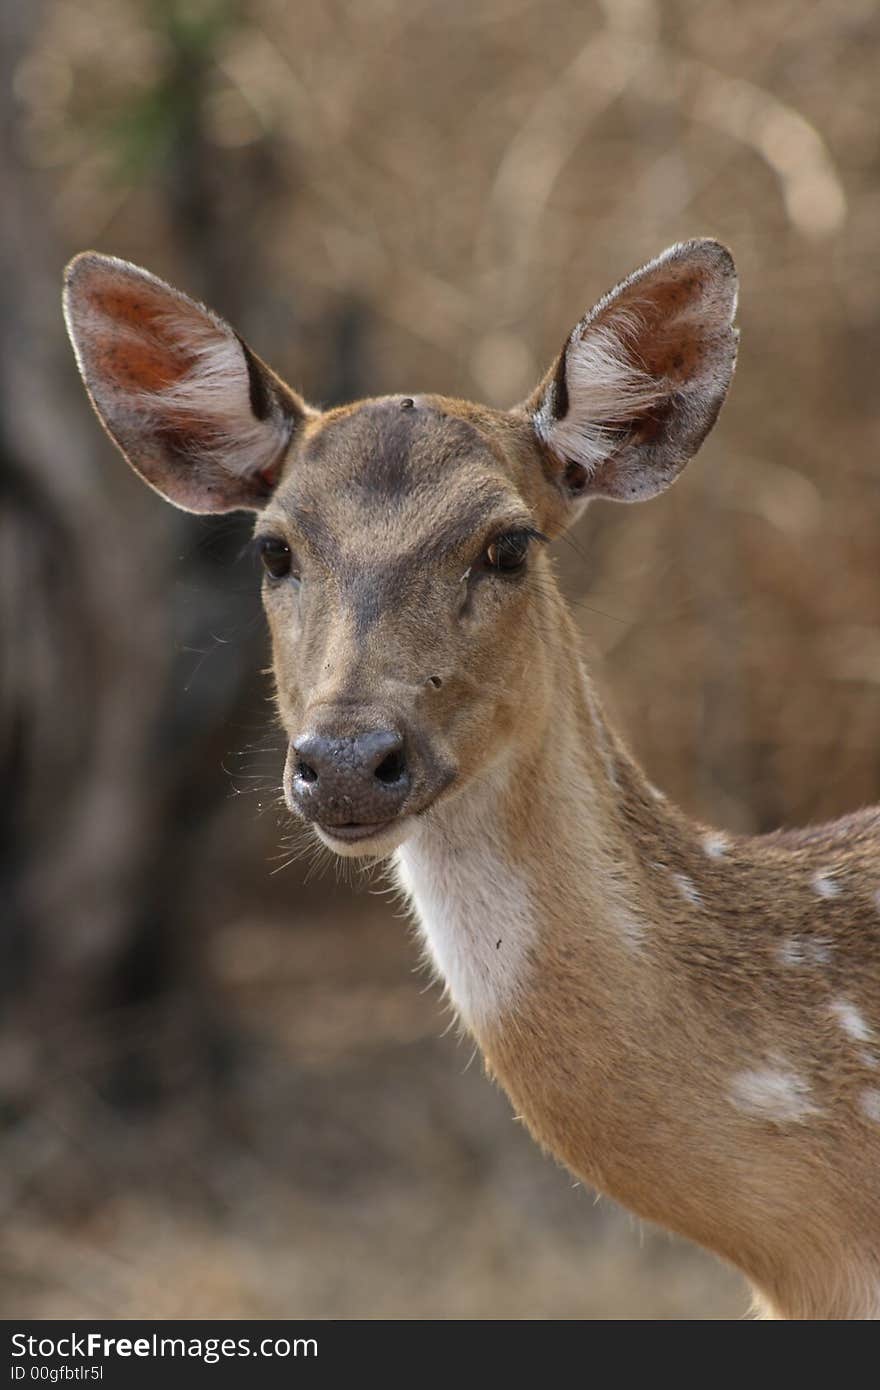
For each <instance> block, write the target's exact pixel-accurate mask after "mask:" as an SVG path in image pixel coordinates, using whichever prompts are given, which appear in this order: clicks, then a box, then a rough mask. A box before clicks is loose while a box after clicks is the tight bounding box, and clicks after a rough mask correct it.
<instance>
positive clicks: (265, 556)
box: [257, 536, 299, 579]
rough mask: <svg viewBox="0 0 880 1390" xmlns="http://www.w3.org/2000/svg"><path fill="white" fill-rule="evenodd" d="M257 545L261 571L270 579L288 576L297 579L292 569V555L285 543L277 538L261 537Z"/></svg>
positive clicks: (297, 576)
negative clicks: (261, 564)
mask: <svg viewBox="0 0 880 1390" xmlns="http://www.w3.org/2000/svg"><path fill="white" fill-rule="evenodd" d="M257 545H258V547H259V551H260V559H261V560H262V562H263V569H264V570H265V571H266V573H267V574H268V575H269V577H270V579H286V578H287V577H288V575H292V576H293V578H294V579H299V575H298V574H297V573H296V571H295V569H294V567H293V553H292V552H291V549H290V546H289V545H288V544H287V541H283V540H281V539H280V537H278V536H261V537H260V539H259V540H258V542H257Z"/></svg>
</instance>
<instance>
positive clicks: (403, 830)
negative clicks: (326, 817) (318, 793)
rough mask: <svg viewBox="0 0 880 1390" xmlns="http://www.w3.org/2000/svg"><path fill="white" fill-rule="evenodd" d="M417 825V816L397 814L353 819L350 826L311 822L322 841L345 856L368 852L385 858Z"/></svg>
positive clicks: (350, 856) (372, 855)
mask: <svg viewBox="0 0 880 1390" xmlns="http://www.w3.org/2000/svg"><path fill="white" fill-rule="evenodd" d="M414 827H415V817H414V816H395V817H393V818H392V819H391V820H384V821H375V822H369V823H367V822H365V821H364V822H357V823H355V822H350V823H349V824H347V825H322V824H321V822H320V821H313V822H312V829H313V830H314V831H315V833H316V834H317V836H318V839H319V840H320V841H321V843H322V844H325V845H326V846H327V848H328V849H332V850H333V852H334V854H338V855H340V856H341V857H342V858H352V857H355V856H357V855H369V856H370V857H373V858H382V857H383V856H385V855H388V854H391V853H393V851H394V850H396V849H399V847H400V846H401V845H402V844H403V842H404V840H407V839H409V836H410V835H411V833H412V831H413V829H414Z"/></svg>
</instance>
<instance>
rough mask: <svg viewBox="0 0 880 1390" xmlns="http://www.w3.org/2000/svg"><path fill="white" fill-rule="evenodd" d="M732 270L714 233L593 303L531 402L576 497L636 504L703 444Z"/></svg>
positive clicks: (723, 348) (728, 366)
mask: <svg viewBox="0 0 880 1390" xmlns="http://www.w3.org/2000/svg"><path fill="white" fill-rule="evenodd" d="M736 299H737V276H736V269H735V266H734V263H733V259H732V257H731V255H730V252H729V251H728V250H727V249H726V248H725V247H724V246H722V245H720V243H719V242H717V241H708V240H699V241H687V242H683V243H681V244H680V245H677V246H672V247H670V248H669V250H668V251H664V252H663V254H662V255H661V256H658V257H657V259H656V260H654V261H651V262H649V264H648V265H646V266H643V268H642V269H641V270H637V271H636V272H635V274H634V275H631V276H630V277H629V279H627V280H624V281H623V282H622V283H621V284H619V285H618V286H616V288H615V289H613V290H612V291H611V292H610V294H607V295H605V297H604V298H603V299H600V301H599V303H598V304H597V305H596V307H595V308H594V309H592V310H591V311H590V313H588V314H587V315H586V317H585V318H583V319H581V321H580V323H579V324H578V325H577V326H576V328H575V329H574V331H573V332H572V334H571V336H570V338H569V339H568V342H567V343H566V345H565V347H564V348H563V350H562V352H561V353H560V355H559V357H558V358H557V360H556V362H555V363H554V365H553V367H552V368H551V369H550V371H549V372H548V374H547V376H546V377H545V378H544V380H543V381H542V382H541V384H540V386H539V387H538V389H537V391H536V392H535V393H534V395H533V396H532V397H531V398H530V400H529V401H528V402H527V403H526V407H525V408H526V410H527V411H529V413H530V414H531V416H532V419H533V423H534V428H535V430H536V432H537V434H538V436H539V438H540V439H541V441H542V442H543V444H544V445H545V447H546V451H547V453H548V455H549V460H550V466H551V469H552V471H553V473H554V475H555V480H556V481H557V483H558V484H559V486H560V487H561V488H562V489H563V491H564V492H565V493H566V494H567V495H568V496H569V497H571V498H572V499H575V498H581V499H587V498H589V497H610V498H613V499H614V500H615V501H618V502H638V501H641V500H642V499H644V498H646V497H653V496H655V495H656V494H657V493H658V492H662V491H663V490H664V488H667V487H668V486H669V484H670V483H671V482H673V481H674V480H675V478H677V477H678V474H679V473H680V472H681V470H682V469H683V468H684V466H685V464H686V463H687V461H688V459H689V458H691V457H692V456H693V455H694V454H695V453H696V452H697V450H698V449H699V447H700V445H701V444H702V442H703V440H704V439H705V437H706V435H707V434H708V433H709V430H710V429H711V428H712V426H713V425H714V423H715V420H716V417H717V415H718V412H719V410H720V409H721V405H722V402H723V401H724V397H725V395H726V394H727V388H728V386H729V385H730V380H731V377H732V375H733V368H734V364H735V362H736V345H737V337H738V334H737V331H736V329H735V328H734V327H733V319H734V315H735V313H736Z"/></svg>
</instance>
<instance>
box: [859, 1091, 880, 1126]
mask: <svg viewBox="0 0 880 1390" xmlns="http://www.w3.org/2000/svg"><path fill="white" fill-rule="evenodd" d="M859 1104H860V1105H861V1107H862V1110H863V1111H864V1113H865V1114H866V1115H867V1117H868V1119H869V1120H873V1121H874V1123H875V1124H876V1125H880V1091H877V1090H875V1089H874V1087H872V1086H869V1087H867V1088H866V1089H865V1090H864V1091H862V1094H861V1096H860V1097H859Z"/></svg>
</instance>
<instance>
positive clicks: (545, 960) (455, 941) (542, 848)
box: [397, 632, 698, 1047]
mask: <svg viewBox="0 0 880 1390" xmlns="http://www.w3.org/2000/svg"><path fill="white" fill-rule="evenodd" d="M554 647H555V651H556V652H557V653H559V655H558V656H557V657H556V658H555V659H554V661H553V666H552V669H549V670H547V671H546V672H544V673H543V676H544V684H545V686H546V688H547V690H548V691H553V699H552V701H550V700H547V701H545V702H544V703H545V707H546V710H547V711H548V712H547V714H546V715H545V717H544V718H543V719H540V718H539V719H534V718H532V719H530V720H529V722H528V732H527V733H526V734H524V735H523V737H521V738H518V739H517V740H516V741H515V744H513V745H511V746H510V747H509V748H508V750H507V751H506V753H505V755H504V756H502V757H501V758H499V760H498V761H497V762H496V764H495V765H494V766H493V767H492V768H491V770H490V771H489V772H488V773H487V774H483V775H482V776H481V777H480V778H479V779H475V781H474V783H473V784H472V785H470V786H468V787H467V788H465V790H464V791H462V792H461V793H460V794H459V795H458V796H456V797H454V798H452V799H451V800H450V801H448V802H447V803H444V804H443V805H441V806H440V807H438V808H435V810H434V811H432V812H431V813H430V814H429V816H428V817H426V818H425V820H424V822H423V823H422V824H421V825H420V827H419V829H418V831H417V832H416V834H415V835H414V836H413V837H412V838H411V839H410V840H409V841H408V842H407V843H406V845H404V847H403V848H402V849H401V850H399V851H398V854H397V873H398V878H399V881H400V882H401V885H402V886H403V887H404V889H405V890H406V891H407V893H408V894H409V896H410V898H411V900H412V903H413V907H414V909H415V912H416V916H417V920H418V923H419V926H420V929H421V932H422V935H423V937H424V941H425V945H426V947H427V950H428V953H429V955H430V957H431V959H432V961H433V963H434V965H435V967H436V969H437V971H438V973H439V974H440V976H441V978H442V979H443V981H444V982H445V984H446V987H447V990H448V993H449V995H450V997H451V1000H452V1003H453V1004H454V1006H455V1008H456V1010H457V1011H458V1013H459V1014H460V1016H461V1017H462V1019H463V1021H464V1022H465V1024H466V1025H467V1026H468V1028H469V1029H470V1031H471V1032H473V1033H474V1034H475V1035H476V1037H477V1038H478V1040H479V1041H480V1042H481V1044H483V1045H484V1047H485V1046H487V1045H489V1044H490V1043H491V1041H492V1039H493V1038H495V1037H496V1036H497V1035H498V1034H499V1033H503V1032H504V1031H505V1030H507V1029H510V1028H518V1027H520V1026H521V1022H522V1009H523V1006H524V1003H525V1001H526V999H527V998H528V996H529V993H530V989H531V988H532V987H533V986H534V985H535V983H536V982H537V981H538V980H539V979H541V978H542V977H543V976H545V975H546V974H547V973H548V970H549V969H550V967H551V965H552V964H557V963H558V962H557V961H556V956H555V953H556V952H557V951H558V950H560V949H563V950H564V951H568V950H577V952H578V954H579V956H581V957H582V958H583V960H584V962H586V961H587V960H589V961H590V962H591V963H592V967H593V970H594V972H596V971H598V973H599V975H601V974H602V972H603V970H604V969H605V968H606V966H607V968H608V969H615V970H618V971H620V972H622V974H623V975H624V976H626V975H629V974H630V973H631V972H632V971H633V970H636V969H638V967H639V965H640V964H641V963H643V962H642V957H643V947H644V945H645V942H646V939H647V937H648V936H649V934H650V932H651V930H652V928H653V925H654V919H655V917H656V913H655V912H654V910H653V907H652V906H651V905H650V903H649V902H648V901H647V897H648V895H649V893H650V880H651V877H652V876H656V868H652V867H651V866H652V865H655V866H656V864H657V862H658V860H659V859H660V858H661V857H662V858H665V859H666V860H667V861H668V862H669V864H670V865H672V864H674V863H677V862H678V861H679V860H680V858H681V854H680V853H679V846H680V844H681V842H682V840H683V839H686V838H688V834H689V827H687V825H686V822H685V821H684V820H683V818H682V817H680V816H679V815H678V813H677V812H676V811H675V809H674V808H673V807H671V806H670V805H669V803H667V802H666V800H665V798H663V797H662V796H661V795H660V794H659V793H658V792H657V791H655V790H654V789H653V788H651V786H650V784H649V783H648V782H647V780H646V779H645V778H644V776H643V775H642V774H641V772H640V770H639V769H638V767H637V766H636V764H635V763H634V762H633V761H632V759H631V758H630V757H629V755H628V754H627V752H626V750H625V749H624V747H623V746H622V744H621V743H620V741H619V739H618V738H617V736H616V735H615V733H614V732H613V730H612V729H611V727H610V725H609V724H608V721H607V720H606V717H605V715H604V712H603V710H602V709H601V707H600V704H599V701H598V699H597V697H596V695H595V692H594V690H593V688H592V685H591V683H590V680H589V677H588V676H587V674H586V672H585V670H584V669H583V667H582V665H581V663H580V661H579V660H578V658H577V656H576V654H575V653H576V639H575V637H574V635H573V633H571V632H567V633H566V634H565V636H564V639H563V640H560V641H559V642H558V643H556V644H554ZM551 710H552V713H550V711H551ZM696 834H697V832H696V830H694V831H693V832H692V838H696ZM675 872H676V870H675V869H674V868H673V869H671V873H672V874H675ZM672 881H673V882H677V885H678V891H679V895H680V896H681V899H682V904H683V906H684V907H688V906H690V907H692V906H693V902H694V901H695V900H696V899H697V897H698V890H697V888H696V886H695V885H694V884H693V883H691V882H690V880H689V879H688V877H687V875H685V874H684V873H683V872H681V873H679V876H678V879H677V880H675V879H672ZM689 898H690V899H691V900H692V901H690V902H689V901H688V899H689ZM603 962H604V963H605V964H602V963H603Z"/></svg>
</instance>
